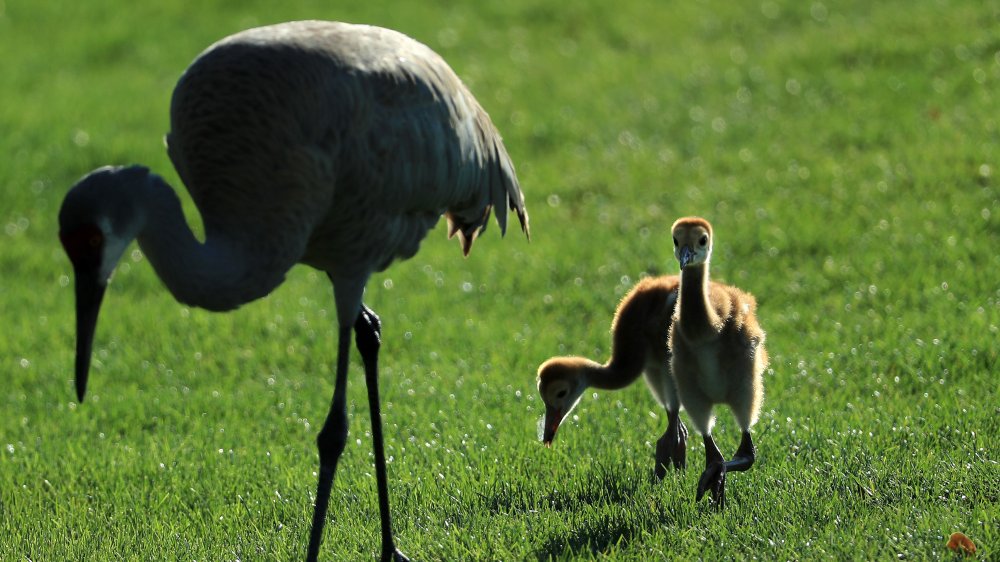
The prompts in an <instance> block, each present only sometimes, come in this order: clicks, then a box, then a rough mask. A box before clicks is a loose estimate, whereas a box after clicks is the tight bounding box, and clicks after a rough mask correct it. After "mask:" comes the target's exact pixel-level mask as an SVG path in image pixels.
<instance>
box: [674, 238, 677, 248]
mask: <svg viewBox="0 0 1000 562" xmlns="http://www.w3.org/2000/svg"><path fill="white" fill-rule="evenodd" d="M674 246H677V238H676V237H675V238H674Z"/></svg>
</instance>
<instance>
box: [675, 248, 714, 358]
mask: <svg viewBox="0 0 1000 562" xmlns="http://www.w3.org/2000/svg"><path fill="white" fill-rule="evenodd" d="M677 307H678V309H679V310H680V317H679V321H678V323H679V326H680V330H681V333H682V334H683V335H684V337H685V338H686V339H687V340H689V341H693V340H700V339H706V338H711V337H715V336H717V335H718V333H719V330H721V329H722V320H721V318H720V317H719V314H718V313H717V312H716V311H715V306H713V305H712V302H711V299H710V296H709V281H708V262H705V263H701V264H698V265H689V266H687V267H685V268H684V269H682V270H681V289H680V295H679V296H678V302H677Z"/></svg>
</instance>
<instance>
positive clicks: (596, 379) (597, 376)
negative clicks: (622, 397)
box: [577, 359, 642, 390]
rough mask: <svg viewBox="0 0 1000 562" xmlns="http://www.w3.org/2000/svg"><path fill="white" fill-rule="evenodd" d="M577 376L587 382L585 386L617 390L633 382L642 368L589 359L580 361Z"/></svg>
mask: <svg viewBox="0 0 1000 562" xmlns="http://www.w3.org/2000/svg"><path fill="white" fill-rule="evenodd" d="M578 369H579V370H578V371H577V372H578V373H579V376H580V377H582V378H583V380H585V381H586V382H587V386H593V387H595V388H600V389H602V390H619V389H622V388H625V387H626V386H628V385H630V384H632V383H633V382H635V379H636V378H638V377H639V374H640V373H642V369H641V368H640V369H628V368H622V365H621V364H620V363H618V364H616V363H615V362H614V361H609V362H608V363H607V364H605V365H601V364H600V363H597V362H595V361H591V360H589V359H587V360H583V361H581V363H580V365H579V366H578Z"/></svg>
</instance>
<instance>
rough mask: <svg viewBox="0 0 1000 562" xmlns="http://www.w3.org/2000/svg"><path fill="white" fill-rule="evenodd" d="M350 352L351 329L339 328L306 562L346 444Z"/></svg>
mask: <svg viewBox="0 0 1000 562" xmlns="http://www.w3.org/2000/svg"><path fill="white" fill-rule="evenodd" d="M350 351H351V326H349V325H348V326H346V327H345V326H341V327H340V335H339V338H338V345H337V382H336V385H335V387H334V390H333V403H332V404H331V405H330V412H329V413H328V414H327V415H326V421H325V422H324V423H323V429H321V430H320V432H319V435H317V436H316V445H317V446H318V447H319V483H318V484H317V485H316V506H315V508H314V509H313V522H312V531H311V532H310V533H309V552H308V554H307V556H306V560H307V561H309V562H315V561H316V558H317V556H319V545H320V542H322V540H323V525H324V524H325V523H326V508H327V505H328V504H329V502H330V488H331V487H332V486H333V475H334V473H336V472H337V461H338V460H340V454H341V453H343V452H344V445H345V444H346V443H347V362H348V358H349V356H350Z"/></svg>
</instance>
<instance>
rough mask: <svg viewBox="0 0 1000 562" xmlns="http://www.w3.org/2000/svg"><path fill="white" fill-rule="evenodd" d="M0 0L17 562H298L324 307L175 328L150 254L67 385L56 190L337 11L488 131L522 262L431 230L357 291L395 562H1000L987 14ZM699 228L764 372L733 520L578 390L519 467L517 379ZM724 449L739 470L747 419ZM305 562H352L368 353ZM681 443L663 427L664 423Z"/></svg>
mask: <svg viewBox="0 0 1000 562" xmlns="http://www.w3.org/2000/svg"><path fill="white" fill-rule="evenodd" d="M286 4H287V5H286V6H284V7H276V5H273V3H269V2H262V1H256V2H231V1H229V2H227V1H211V0H209V1H206V2H201V3H196V4H191V5H187V4H185V3H181V2H173V3H166V2H162V3H122V2H112V1H110V0H94V1H90V2H60V1H54V2H41V3H37V2H36V3H33V4H29V3H27V2H24V1H20V0H8V1H6V2H4V1H3V0H0V53H3V58H2V61H0V75H2V79H0V100H2V103H0V154H3V155H5V159H4V163H3V164H2V165H0V195H2V200H3V204H2V206H0V225H2V227H3V230H2V232H0V240H2V244H0V311H2V312H0V314H2V316H0V320H2V324H3V329H2V330H3V332H2V337H0V381H2V384H0V559H3V560H32V561H48V560H119V559H120V560H180V559H184V560H188V559H190V560H290V559H299V558H302V557H304V554H305V548H306V541H307V537H308V530H309V524H310V517H311V512H312V501H313V495H314V493H315V480H316V477H315V474H316V471H317V469H318V459H317V455H316V448H315V435H316V433H317V432H318V430H319V427H320V426H321V425H322V422H323V419H324V417H325V415H326V412H327V408H328V406H329V400H330V396H331V394H332V388H333V363H334V358H335V349H336V345H335V341H336V338H335V326H334V321H335V314H334V312H333V311H334V308H333V301H332V296H331V291H330V286H329V283H328V282H327V281H326V278H325V276H324V275H323V274H322V273H321V272H317V271H314V270H311V269H309V268H307V267H305V266H300V267H296V268H295V269H293V270H292V272H291V273H290V274H289V276H288V281H287V282H286V283H285V284H284V285H283V286H282V287H280V288H279V289H278V290H277V291H275V292H274V293H273V294H272V295H270V296H269V297H267V298H265V299H262V300H260V301H257V302H254V303H252V304H249V305H246V306H244V307H243V308H241V309H239V310H237V311H235V312H232V313H228V314H222V315H220V314H215V313H210V312H206V311H203V310H199V309H189V308H187V307H184V306H183V305H180V304H178V303H177V302H176V301H175V300H173V298H172V297H171V296H170V294H169V293H168V292H167V291H166V290H165V289H164V288H163V286H162V285H161V283H160V282H159V280H158V279H157V278H156V276H155V273H154V272H153V271H152V268H151V267H150V266H149V264H148V263H146V260H145V259H144V257H143V256H142V254H141V252H139V251H138V249H137V248H135V247H133V250H134V251H129V252H127V253H126V256H125V259H123V261H122V263H121V264H120V266H119V269H118V271H117V273H116V276H115V279H114V282H113V283H112V285H111V286H110V288H109V291H108V295H107V297H106V299H105V306H104V310H103V312H102V317H101V321H100V323H99V326H98V332H97V339H96V341H95V354H94V365H93V368H92V372H91V378H90V385H89V391H88V396H87V401H86V402H85V403H83V404H77V403H76V399H75V392H74V388H73V380H72V377H73V374H72V363H73V338H74V321H73V290H72V279H71V276H72V270H71V268H70V265H69V263H68V261H67V260H66V258H65V255H64V254H63V252H62V250H61V248H60V247H59V244H58V241H57V238H56V231H57V225H56V214H57V211H58V208H59V204H60V202H61V200H62V197H63V195H64V193H65V192H66V190H67V189H68V188H69V186H70V185H72V183H73V182H74V181H75V180H76V179H77V178H79V177H80V176H81V175H83V174H84V173H86V172H87V171H89V170H90V169H92V168H95V167H97V166H100V165H103V164H109V163H117V164H124V163H131V162H140V163H143V164H146V165H148V166H150V167H151V168H153V169H154V170H155V171H156V172H158V173H160V174H162V175H163V176H164V177H165V178H166V179H167V180H168V181H169V182H171V183H172V184H173V185H174V186H175V187H177V188H178V189H179V191H180V192H181V196H182V198H183V199H184V201H185V209H186V211H187V212H188V217H189V220H190V221H191V222H192V224H194V225H195V227H196V228H200V224H199V222H198V221H199V219H198V216H197V213H196V210H195V209H194V206H193V204H191V201H190V199H189V198H188V196H187V194H186V192H184V189H183V188H182V187H181V185H182V184H181V182H180V180H179V179H178V177H177V174H176V172H175V171H174V170H173V168H172V167H171V165H170V162H169V159H168V157H167V155H166V152H165V150H164V148H163V142H162V138H163V135H164V134H165V133H166V132H167V130H168V127H169V125H168V107H169V100H170V94H171V90H172V88H173V84H174V83H175V81H176V80H177V78H178V76H179V75H180V73H181V72H182V71H183V69H184V68H185V67H186V66H187V64H189V63H190V61H191V60H192V59H193V58H194V57H195V56H196V55H197V54H198V53H199V52H200V51H201V50H202V49H204V48H205V47H206V46H208V45H209V44H211V43H212V42H213V41H215V40H217V39H219V38H221V37H223V36H225V35H227V34H229V33H232V32H235V31H238V30H240V29H244V28H247V27H252V26H254V25H257V24H264V23H272V22H277V21H282V20H292V19H307V18H315V19H331V20H344V21H353V22H362V23H373V24H377V25H381V26H385V27H391V28H394V29H398V30H400V31H403V32H404V33H407V34H408V35H411V36H413V37H415V38H417V39H419V40H421V41H423V42H424V43H426V44H428V45H429V46H431V47H432V48H434V49H435V50H436V51H438V52H439V53H440V54H442V56H444V57H445V59H446V60H448V61H449V62H450V63H451V65H452V66H453V68H454V69H455V70H456V72H457V73H458V74H459V75H460V76H461V77H462V78H463V79H464V80H465V82H466V83H467V84H468V85H469V87H470V89H471V90H472V91H473V92H474V93H475V94H476V96H477V97H478V99H479V100H480V102H481V103H482V105H483V106H484V107H485V108H486V109H487V111H488V112H489V113H490V115H491V116H492V118H493V120H494V122H495V123H496V125H497V127H498V128H499V129H500V131H501V132H502V133H503V135H504V138H505V141H506V144H507V147H508V149H509V150H510V152H511V155H512V157H513V159H514V162H515V164H516V166H517V169H518V174H519V177H520V180H521V183H522V187H523V189H524V192H525V194H526V199H527V205H528V209H529V212H530V213H531V221H532V238H531V241H530V242H527V241H525V240H524V239H523V237H522V236H520V234H519V233H518V232H517V231H516V229H512V232H511V233H509V234H508V236H507V237H506V239H501V238H500V236H499V229H498V228H496V226H495V225H492V226H491V227H490V229H489V230H488V231H487V233H486V234H485V235H484V236H483V237H482V238H480V239H479V241H477V243H476V246H475V248H474V249H473V251H472V255H471V256H470V257H469V258H468V259H462V257H461V250H460V248H459V247H458V245H457V244H456V243H455V242H454V241H447V240H445V229H444V228H443V227H441V226H439V228H438V229H437V230H436V231H434V232H432V233H431V234H430V236H429V237H428V239H427V241H426V242H425V243H424V245H423V248H422V250H421V253H420V254H418V255H417V256H416V257H415V258H413V259H412V260H409V261H407V262H402V263H397V264H395V265H394V266H393V267H392V268H390V269H389V270H388V271H386V272H385V273H383V274H380V275H378V276H376V277H375V278H374V279H373V280H372V282H371V283H370V285H369V291H368V295H367V302H368V304H369V305H370V306H371V307H372V308H374V309H375V310H376V311H378V312H379V313H380V315H381V316H382V320H383V327H384V329H383V336H384V342H385V343H384V345H383V355H382V361H381V365H382V386H381V390H382V401H383V417H384V422H385V433H386V449H387V454H388V456H389V475H390V478H391V485H390V495H391V501H392V509H393V516H394V524H395V535H396V538H397V542H398V545H399V547H400V548H401V549H402V550H403V551H404V552H406V553H407V554H409V555H410V556H411V557H414V558H416V559H419V560H549V559H555V560H577V559H582V560H588V559H601V560H651V559H675V558H676V559H704V560H719V559H736V560H749V559H759V560H772V559H795V560H839V559H881V560H888V559H893V560H897V559H904V560H928V559H929V560H952V559H955V558H956V555H954V554H953V553H951V552H950V551H949V550H948V549H947V548H946V547H945V544H946V542H947V540H948V536H949V535H950V534H951V533H952V532H953V531H962V532H964V533H965V534H967V535H969V536H970V537H971V538H972V539H973V541H975V543H976V544H977V546H978V547H979V552H978V554H977V556H978V558H980V559H993V558H996V557H998V556H1000V554H998V553H1000V445H998V441H997V435H998V433H1000V392H998V390H997V387H998V385H997V382H996V380H997V377H996V371H997V370H998V344H997V342H998V332H1000V252H998V249H1000V181H998V177H1000V121H998V119H1000V112H998V108H1000V94H998V92H1000V3H998V2H996V1H992V0H990V1H986V2H972V1H960V0H950V1H949V0H939V1H937V0H935V1H918V2H910V1H903V0H889V1H886V2H876V3H872V2H862V1H852V0H847V1H844V2H838V3H833V2H821V1H812V2H796V1H794V0H765V1H763V2H750V3H741V2H724V1H721V0H700V1H695V2H684V3H680V2H678V3H665V2H652V1H650V2H637V1H628V0H623V1H621V2H603V1H597V0H593V1H590V0H585V1H581V2H573V3H570V2H562V3H556V2H546V1H542V0H502V1H487V2H475V3H473V2H468V3H459V2H445V1H438V2H396V3H392V4H391V5H390V4H389V3H382V2H344V1H339V0H338V1H323V2H319V1H302V2H288V3H286ZM683 215H701V216H704V217H706V218H708V219H709V220H711V221H712V223H713V225H714V227H715V238H716V246H715V254H714V259H713V268H712V273H713V276H714V277H715V278H716V279H720V280H725V281H727V282H729V283H733V284H736V285H738V286H740V287H742V288H744V289H746V290H748V291H750V292H752V293H753V294H754V295H755V296H756V298H757V300H758V303H759V317H760V320H761V323H762V325H763V326H764V328H765V329H766V330H767V332H768V340H767V346H768V350H769V352H770V355H771V366H770V368H769V370H768V371H767V373H766V375H765V389H766V396H765V403H764V409H763V412H762V415H761V419H760V421H759V423H758V424H757V425H756V426H755V428H754V435H755V440H756V443H757V446H758V455H759V456H758V461H757V463H756V464H755V465H754V466H753V468H752V469H751V470H750V471H748V472H745V473H738V474H733V475H731V476H730V478H729V484H728V500H729V505H728V506H727V509H726V510H725V511H724V512H722V513H719V512H717V511H715V510H713V509H712V508H711V507H710V506H709V504H708V502H707V501H704V500H703V501H702V502H701V503H700V504H696V503H695V502H694V495H695V487H696V484H697V480H698V476H699V474H700V471H701V466H702V463H703V459H704V447H703V446H702V444H701V440H700V439H698V438H696V437H695V438H692V439H691V442H690V443H689V446H688V462H689V467H688V468H687V470H685V471H682V472H677V473H671V474H668V476H667V478H666V479H665V480H664V481H662V482H656V481H655V480H654V478H653V476H652V469H653V463H652V459H653V447H654V445H655V441H656V438H657V437H658V436H659V435H660V433H662V431H663V429H664V428H665V426H666V416H665V415H664V414H663V411H662V409H661V408H660V407H659V406H658V405H657V404H656V403H655V402H654V400H653V398H652V397H651V396H650V394H649V393H648V391H647V390H646V389H645V388H644V386H643V385H642V384H641V383H638V384H636V385H633V386H632V387H630V388H628V389H625V390H623V391H618V392H607V391H600V392H594V393H588V394H587V395H586V396H585V398H584V400H583V401H582V403H581V404H580V406H579V407H578V408H577V410H576V411H575V412H574V414H575V415H574V416H573V417H572V419H571V420H568V421H567V422H566V424H565V425H564V427H562V428H561V429H560V431H559V435H558V437H557V439H556V441H555V443H554V446H553V448H551V449H546V448H545V447H543V446H542V445H541V444H540V442H539V441H538V436H537V432H536V429H537V422H538V420H539V418H540V417H541V415H542V413H543V410H544V409H543V407H542V404H541V401H540V400H539V398H538V397H537V391H536V389H535V371H536V369H537V366H538V365H539V364H540V363H541V362H542V361H544V360H545V359H547V358H548V357H550V356H553V355H570V354H572V355H585V356H589V357H593V358H595V359H598V360H604V359H605V358H606V356H607V354H608V352H609V346H610V337H609V333H608V327H609V325H610V321H611V315H612V313H613V311H614V309H615V306H616V304H617V302H618V300H619V299H620V298H621V297H622V295H624V293H625V292H626V291H627V290H628V289H629V288H630V287H631V286H632V285H633V284H634V283H635V282H636V281H637V280H638V279H640V278H642V277H643V276H649V275H661V274H667V273H673V272H675V271H676V268H677V265H676V261H675V260H674V259H673V255H672V249H671V243H670V236H669V231H668V229H669V227H670V225H671V223H672V222H673V220H674V219H675V218H677V217H679V216H683ZM718 414H719V422H718V424H717V429H716V438H717V440H718V442H719V445H720V447H721V448H722V449H723V452H724V453H725V454H727V455H729V454H732V452H733V451H734V450H735V448H736V446H737V443H738V441H739V432H738V430H737V429H736V427H735V425H734V422H733V420H732V417H731V415H730V414H729V412H728V411H726V410H725V409H721V410H719V411H718ZM349 415H350V424H351V425H350V440H349V446H348V448H347V450H346V452H345V454H344V457H343V459H342V460H341V464H340V468H339V471H338V474H337V478H336V481H335V482H334V488H333V494H332V501H331V506H332V508H331V513H330V516H329V524H328V526H327V531H326V538H325V542H324V545H323V550H322V554H323V558H324V559H332V560H364V559H372V558H373V557H375V556H376V554H377V551H378V523H377V518H378V507H377V500H376V493H375V478H374V468H373V465H372V460H371V435H370V430H369V418H368V410H367V401H366V397H365V389H364V384H363V376H362V371H361V365H360V361H359V360H358V359H357V357H356V356H355V357H354V358H353V363H352V372H351V379H350V402H349ZM682 418H683V415H682Z"/></svg>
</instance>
